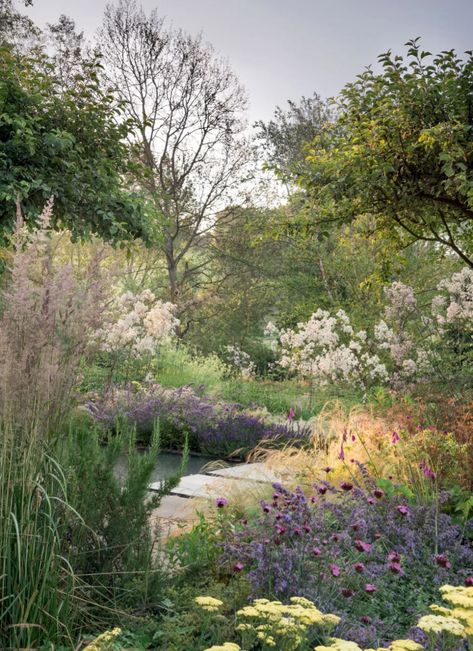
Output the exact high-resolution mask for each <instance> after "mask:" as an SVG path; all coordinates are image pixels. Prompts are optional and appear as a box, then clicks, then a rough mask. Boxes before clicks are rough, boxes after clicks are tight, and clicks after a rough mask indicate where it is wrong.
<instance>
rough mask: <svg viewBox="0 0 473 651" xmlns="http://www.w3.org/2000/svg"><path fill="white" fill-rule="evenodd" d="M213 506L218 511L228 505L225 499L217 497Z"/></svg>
mask: <svg viewBox="0 0 473 651" xmlns="http://www.w3.org/2000/svg"><path fill="white" fill-rule="evenodd" d="M215 504H216V506H217V507H218V508H219V509H224V508H225V507H226V506H227V504H228V500H227V499H226V498H225V497H217V499H216V500H215Z"/></svg>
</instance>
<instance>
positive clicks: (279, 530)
mask: <svg viewBox="0 0 473 651" xmlns="http://www.w3.org/2000/svg"><path fill="white" fill-rule="evenodd" d="M276 533H278V534H279V535H280V536H281V535H282V534H283V533H286V527H283V526H282V524H277V525H276Z"/></svg>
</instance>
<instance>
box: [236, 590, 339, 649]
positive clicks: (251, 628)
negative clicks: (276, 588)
mask: <svg viewBox="0 0 473 651" xmlns="http://www.w3.org/2000/svg"><path fill="white" fill-rule="evenodd" d="M237 617H238V619H239V620H243V621H241V622H240V623H239V624H238V626H237V630H238V631H239V632H241V633H242V634H243V636H244V637H246V638H248V639H251V638H254V639H255V640H259V641H260V642H261V643H263V644H264V645H265V647H270V648H273V647H274V648H275V649H276V648H277V649H284V650H288V651H291V650H292V649H294V650H295V649H298V648H299V647H300V645H301V644H302V642H303V641H304V639H305V637H306V633H307V629H308V628H310V627H312V626H318V627H320V628H322V629H325V630H327V631H328V630H330V629H332V628H333V627H334V626H336V625H337V624H338V622H339V621H340V619H339V618H338V617H336V616H335V615H324V614H323V613H321V612H320V610H318V609H317V608H316V607H315V606H314V604H313V603H312V602H311V601H309V600H308V599H304V598H303V597H292V598H291V603H290V604H283V603H281V602H280V601H269V599H255V600H254V601H253V603H252V604H251V605H250V606H246V607H245V608H242V609H241V610H239V611H238V612H237Z"/></svg>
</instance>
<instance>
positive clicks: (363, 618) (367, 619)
mask: <svg viewBox="0 0 473 651" xmlns="http://www.w3.org/2000/svg"><path fill="white" fill-rule="evenodd" d="M360 619H361V621H362V622H363V624H371V621H372V620H371V617H369V615H362V616H361V617H360Z"/></svg>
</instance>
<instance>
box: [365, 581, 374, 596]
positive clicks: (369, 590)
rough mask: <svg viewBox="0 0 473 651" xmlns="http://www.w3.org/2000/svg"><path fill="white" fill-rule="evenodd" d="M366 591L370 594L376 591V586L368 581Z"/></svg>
mask: <svg viewBox="0 0 473 651" xmlns="http://www.w3.org/2000/svg"><path fill="white" fill-rule="evenodd" d="M365 592H367V593H368V594H373V592H376V586H375V585H373V584H372V583H367V584H366V585H365Z"/></svg>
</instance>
